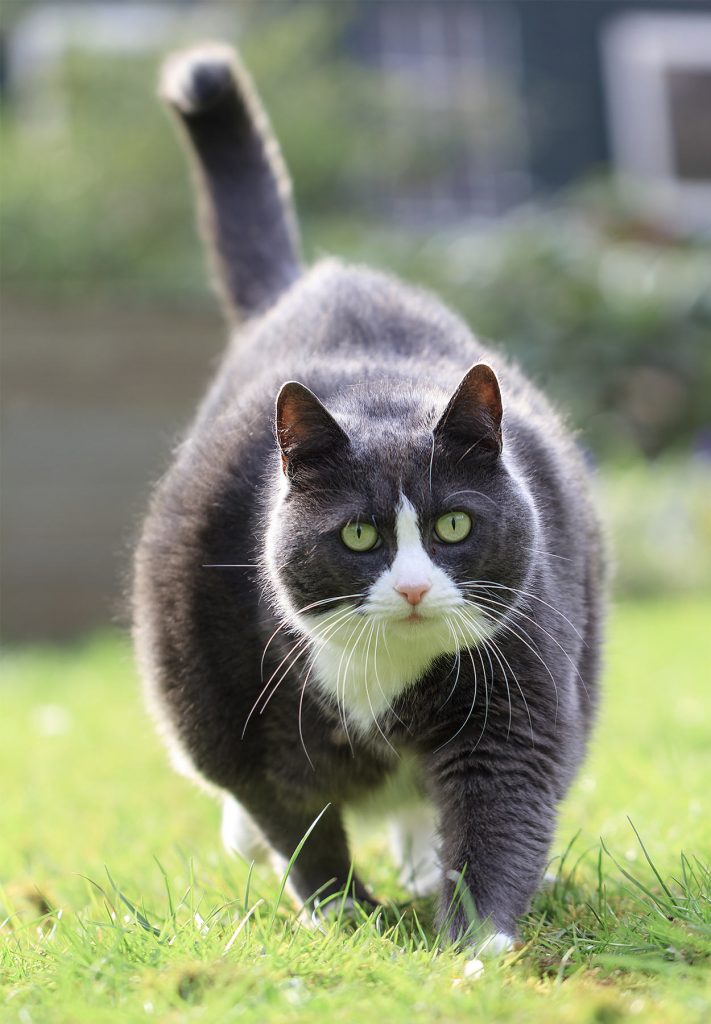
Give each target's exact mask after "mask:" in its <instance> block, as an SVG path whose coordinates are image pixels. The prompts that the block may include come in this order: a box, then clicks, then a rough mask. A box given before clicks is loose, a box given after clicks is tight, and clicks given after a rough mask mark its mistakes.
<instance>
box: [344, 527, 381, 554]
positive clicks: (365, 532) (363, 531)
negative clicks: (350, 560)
mask: <svg viewBox="0 0 711 1024" xmlns="http://www.w3.org/2000/svg"><path fill="white" fill-rule="evenodd" d="M341 540H342V541H343V543H344V544H345V545H346V547H347V548H350V549H351V551H372V550H373V548H374V547H377V545H378V544H379V543H380V537H379V535H378V531H377V530H376V529H375V527H374V526H371V524H370V523H348V524H347V525H346V526H344V527H343V529H342V530H341Z"/></svg>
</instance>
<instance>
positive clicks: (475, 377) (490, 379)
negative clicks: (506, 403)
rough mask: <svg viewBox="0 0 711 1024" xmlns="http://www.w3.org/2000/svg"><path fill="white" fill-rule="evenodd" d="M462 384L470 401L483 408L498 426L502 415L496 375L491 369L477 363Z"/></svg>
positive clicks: (484, 364)
mask: <svg viewBox="0 0 711 1024" xmlns="http://www.w3.org/2000/svg"><path fill="white" fill-rule="evenodd" d="M463 384H464V387H465V390H466V391H467V392H468V395H469V396H470V398H471V400H473V401H474V402H476V403H477V405H480V406H484V407H485V408H486V410H487V412H488V413H489V415H490V416H491V418H492V420H494V422H495V423H496V424H497V425H498V424H499V423H500V421H501V416H502V413H503V409H502V406H501V392H500V390H499V382H498V380H497V379H496V374H495V373H494V371H493V370H492V369H491V367H490V366H487V365H486V363H477V365H476V366H473V367H472V368H471V370H469V372H468V373H467V375H466V377H465V378H464V382H463Z"/></svg>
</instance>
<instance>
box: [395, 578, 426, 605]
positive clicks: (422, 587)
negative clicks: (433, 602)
mask: <svg viewBox="0 0 711 1024" xmlns="http://www.w3.org/2000/svg"><path fill="white" fill-rule="evenodd" d="M431 586H432V584H431V583H398V585H397V586H396V587H395V589H396V590H397V592H398V594H402V596H403V597H404V598H405V599H406V600H407V601H409V603H410V604H419V603H420V601H421V600H422V598H423V597H424V596H425V594H426V593H427V591H428V590H429V589H430V587H431Z"/></svg>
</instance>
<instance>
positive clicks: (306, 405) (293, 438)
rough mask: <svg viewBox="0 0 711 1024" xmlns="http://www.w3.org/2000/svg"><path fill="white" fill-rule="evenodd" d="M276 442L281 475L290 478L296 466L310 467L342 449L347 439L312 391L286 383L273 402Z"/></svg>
mask: <svg viewBox="0 0 711 1024" xmlns="http://www.w3.org/2000/svg"><path fill="white" fill-rule="evenodd" d="M276 438H277V443H278V445H279V450H280V452H281V464H282V468H283V470H284V473H285V474H286V475H287V476H289V477H291V476H292V475H293V473H294V470H295V469H296V468H297V467H298V466H299V464H301V463H304V464H307V463H309V462H311V463H313V462H316V461H318V460H319V459H320V458H323V457H324V456H325V455H333V454H334V453H336V452H338V450H339V449H345V448H346V447H347V446H348V444H349V441H348V435H347V434H346V432H345V431H344V430H343V428H342V427H340V426H339V425H338V423H336V421H335V419H334V418H333V416H332V415H331V413H330V412H329V411H328V409H326V407H325V406H324V405H322V404H321V402H319V400H318V398H317V397H316V395H315V394H314V393H313V391H309V389H308V388H307V387H304V385H303V384H299V382H298V381H296V380H290V381H288V382H287V383H286V384H284V385H283V386H282V388H281V390H280V392H279V394H278V396H277V400H276Z"/></svg>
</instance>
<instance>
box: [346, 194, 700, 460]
mask: <svg viewBox="0 0 711 1024" xmlns="http://www.w3.org/2000/svg"><path fill="white" fill-rule="evenodd" d="M593 195H594V199H595V201H594V202H592V201H591V200H590V198H589V197H588V195H587V193H586V192H585V190H580V191H577V192H576V193H574V194H573V195H572V196H570V197H568V199H567V200H566V201H561V202H560V203H559V205H557V206H556V207H555V208H552V209H546V210H537V211H536V210H524V211H522V212H520V213H518V214H516V215H514V216H511V217H509V218H508V219H506V220H505V221H502V222H500V223H499V224H497V225H496V226H495V227H494V228H492V229H489V230H482V229H479V230H475V231H472V230H471V229H467V231H466V233H464V232H462V231H461V230H458V231H456V232H454V231H447V232H444V231H442V232H439V233H437V234H436V235H434V236H432V237H430V238H426V239H425V238H420V239H419V241H418V239H416V238H413V237H411V236H407V235H404V234H402V233H397V232H391V231H387V230H386V231H383V230H382V229H378V230H377V231H375V230H374V229H371V230H370V231H369V233H368V234H367V235H366V234H365V233H363V232H358V233H357V234H358V237H357V236H356V235H354V233H353V232H352V230H350V229H348V228H346V229H345V230H344V231H342V234H343V235H344V236H345V237H339V235H338V233H335V234H334V237H333V241H334V243H335V244H334V245H333V248H334V250H341V251H343V250H345V249H347V250H348V251H349V252H350V254H351V255H353V256H355V257H356V258H359V259H363V260H364V261H365V260H370V261H372V260H373V258H375V259H376V261H378V262H379V263H380V264H381V265H382V266H384V267H388V266H389V267H392V268H394V269H396V270H398V271H399V272H400V273H402V274H403V275H404V276H405V277H407V278H408V279H410V280H414V281H417V282H419V283H421V284H423V285H426V286H428V287H430V288H434V290H436V291H437V292H438V293H439V294H440V295H442V296H443V297H444V298H445V299H446V300H447V301H448V302H450V303H451V304H452V305H453V306H454V307H455V308H456V309H458V310H459V311H460V312H461V313H462V314H463V315H464V316H465V318H466V319H467V320H468V322H469V323H470V324H471V326H472V327H473V329H474V330H475V331H476V332H477V333H478V334H479V335H480V336H482V337H484V338H491V339H495V344H496V345H500V346H501V348H502V349H503V350H504V351H505V352H507V353H510V354H512V355H514V356H515V357H516V358H517V359H518V360H519V361H520V363H521V364H522V365H523V367H524V369H525V370H526V371H527V372H528V373H529V374H530V375H531V376H532V377H533V379H534V380H536V381H538V382H539V383H540V384H541V385H542V386H543V387H544V388H545V390H546V392H547V393H548V394H549V395H550V396H551V397H553V398H554V399H555V400H557V401H558V403H559V405H560V407H561V408H562V409H565V410H569V411H570V414H571V417H572V421H573V422H574V423H575V424H576V425H577V426H578V427H580V428H581V429H582V431H583V433H584V435H585V440H586V443H589V444H590V445H591V446H592V447H593V449H594V450H595V451H596V452H597V453H599V454H603V455H610V454H614V455H616V456H617V457H621V458H623V457H625V456H626V455H628V454H635V453H639V452H642V453H644V454H646V455H649V456H654V455H657V454H659V453H660V452H662V451H664V450H666V449H668V448H670V447H672V448H678V449H680V450H689V449H690V448H691V449H698V450H703V449H704V448H706V449H708V448H709V447H710V446H711V433H710V432H709V427H710V423H711V402H710V401H709V395H710V394H711V247H710V246H709V245H708V244H702V243H701V242H698V243H696V244H692V243H685V242H684V241H683V240H676V239H672V238H670V237H666V236H664V235H662V234H661V233H657V234H654V233H653V231H652V228H651V227H650V226H649V225H647V224H645V222H644V221H641V220H637V219H635V217H634V216H633V215H632V214H631V213H630V212H629V211H628V212H627V215H626V219H625V218H623V215H622V213H621V212H617V211H615V208H614V206H613V205H612V203H609V204H602V203H601V200H600V197H599V193H597V192H595V193H593ZM611 211H612V212H615V217H614V218H613V219H612V220H610V212H611Z"/></svg>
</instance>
